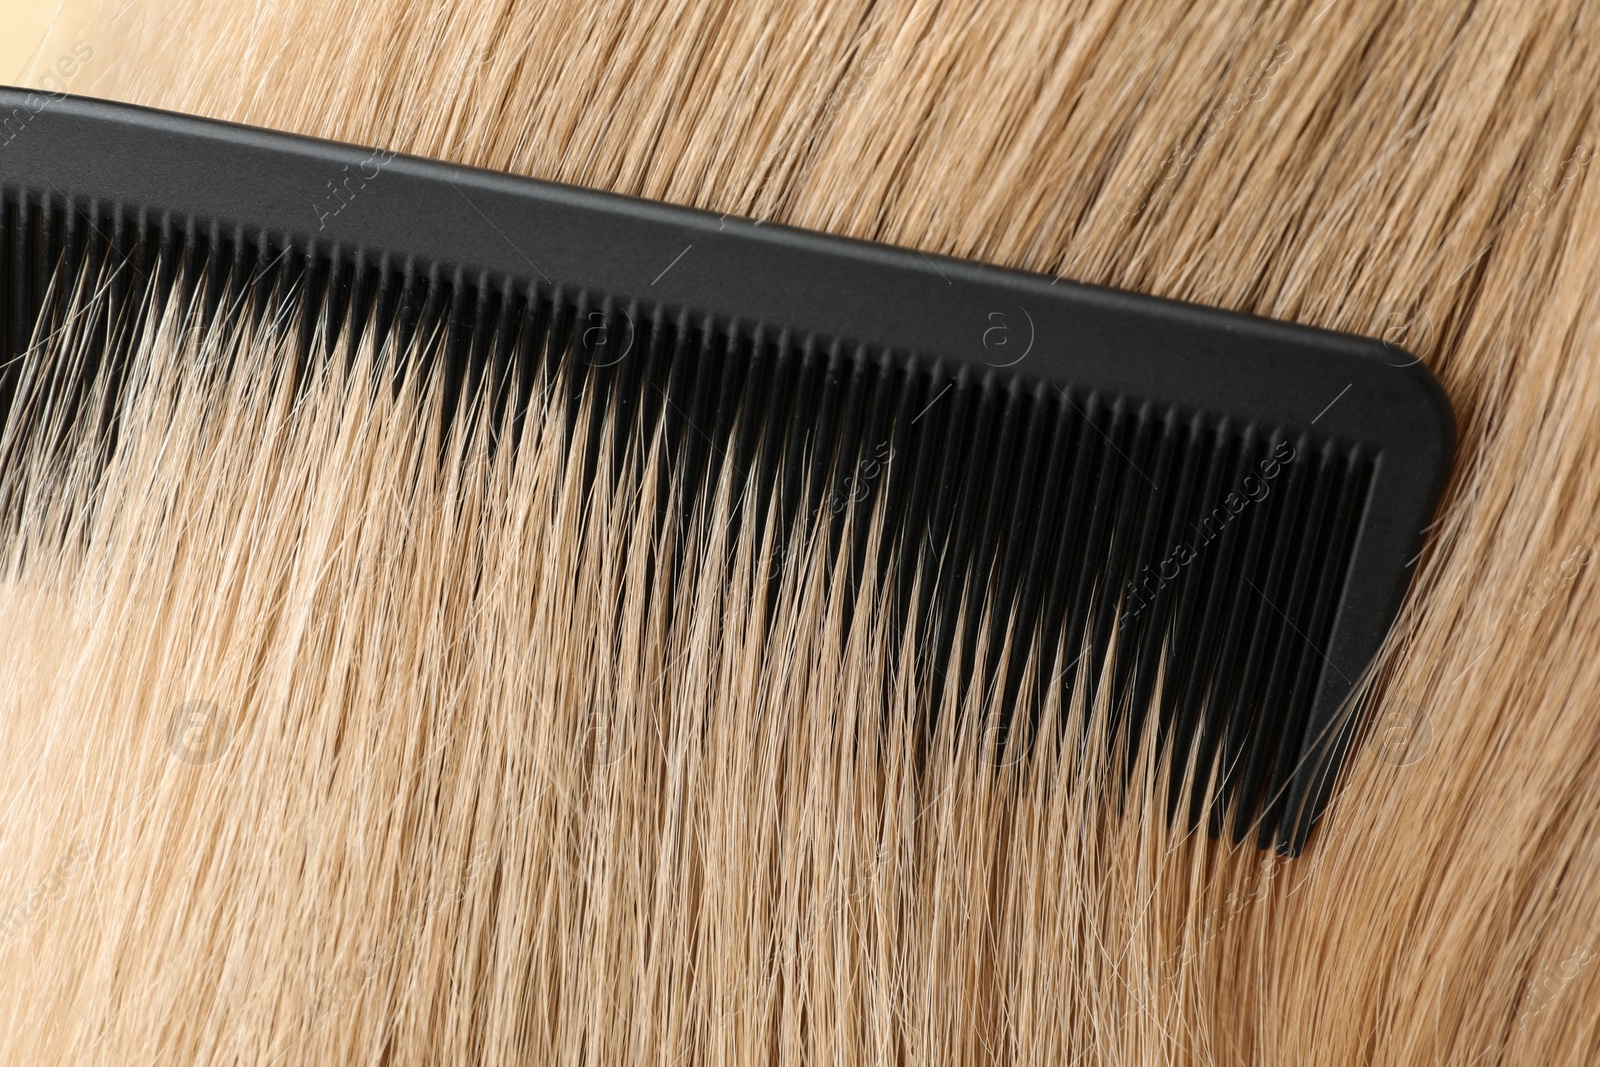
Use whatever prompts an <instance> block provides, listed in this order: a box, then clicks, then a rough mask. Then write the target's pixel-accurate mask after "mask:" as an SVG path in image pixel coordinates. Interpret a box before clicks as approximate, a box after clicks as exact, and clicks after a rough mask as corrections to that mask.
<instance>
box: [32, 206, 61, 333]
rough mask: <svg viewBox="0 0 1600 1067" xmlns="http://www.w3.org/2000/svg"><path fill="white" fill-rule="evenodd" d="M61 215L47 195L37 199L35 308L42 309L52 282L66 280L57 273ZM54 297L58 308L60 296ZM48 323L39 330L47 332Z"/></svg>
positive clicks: (59, 259) (59, 261)
mask: <svg viewBox="0 0 1600 1067" xmlns="http://www.w3.org/2000/svg"><path fill="white" fill-rule="evenodd" d="M61 215H62V212H61V211H60V209H59V208H58V207H57V205H56V198H55V197H54V196H52V195H51V194H49V193H45V194H44V195H42V196H40V197H39V242H38V245H37V246H36V247H37V249H38V252H37V255H36V257H35V259H34V270H35V272H37V275H38V277H39V279H40V286H39V292H38V296H37V297H36V304H35V306H39V307H42V306H43V305H44V303H45V300H46V293H47V292H48V291H49V286H50V284H51V282H52V281H55V282H57V283H60V282H64V281H66V280H67V278H66V277H65V275H63V274H60V273H58V268H60V267H61V265H62V263H61ZM62 295H63V294H60V293H58V294H57V295H56V298H55V299H56V301H57V306H58V307H59V306H60V301H61V296H62ZM51 325H52V324H50V323H48V322H46V323H41V329H42V331H44V330H49V329H50V328H51Z"/></svg>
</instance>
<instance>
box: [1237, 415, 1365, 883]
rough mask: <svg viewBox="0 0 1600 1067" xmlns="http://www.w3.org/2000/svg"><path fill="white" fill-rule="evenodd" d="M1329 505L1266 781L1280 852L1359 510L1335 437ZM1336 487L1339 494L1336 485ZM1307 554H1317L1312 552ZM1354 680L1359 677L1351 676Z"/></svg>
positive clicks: (1353, 473)
mask: <svg viewBox="0 0 1600 1067" xmlns="http://www.w3.org/2000/svg"><path fill="white" fill-rule="evenodd" d="M1323 455H1324V457H1325V462H1324V464H1323V469H1324V471H1325V472H1326V474H1325V477H1324V481H1325V482H1326V483H1327V486H1328V488H1327V492H1328V495H1329V501H1330V507H1329V509H1328V510H1327V511H1326V512H1325V514H1324V516H1323V517H1322V520H1321V521H1320V522H1319V523H1318V528H1319V529H1320V533H1321V536H1320V537H1319V538H1318V541H1319V543H1318V544H1317V546H1316V552H1315V557H1316V560H1315V563H1314V564H1312V565H1311V569H1310V571H1309V574H1308V575H1307V579H1306V584H1307V585H1309V583H1310V582H1311V581H1315V583H1316V584H1315V586H1314V592H1313V595H1312V598H1311V601H1310V604H1309V606H1308V608H1309V610H1307V611H1305V612H1304V613H1303V614H1302V615H1301V616H1300V617H1299V620H1298V621H1297V623H1296V625H1295V631H1296V632H1295V638H1296V640H1297V643H1298V644H1299V645H1300V646H1301V650H1300V660H1299V664H1298V667H1297V669H1296V672H1295V679H1294V687H1293V689H1292V690H1291V691H1290V696H1289V701H1288V704H1287V706H1286V707H1285V709H1284V718H1283V736H1282V737H1281V739H1280V740H1279V742H1278V753H1277V759H1276V760H1275V761H1274V764H1273V769H1272V776H1271V777H1270V778H1269V779H1268V782H1267V802H1266V812H1265V814H1264V815H1263V817H1262V821H1261V831H1260V837H1259V840H1258V844H1259V846H1260V847H1261V848H1272V847H1276V848H1277V849H1278V850H1279V851H1283V852H1287V851H1289V849H1290V840H1291V839H1290V837H1289V836H1288V835H1287V834H1286V830H1287V828H1286V827H1285V826H1284V825H1283V822H1282V820H1283V817H1284V814H1285V812H1286V811H1290V810H1293V809H1289V808H1287V807H1286V805H1287V802H1288V796H1287V793H1288V791H1289V783H1290V781H1291V780H1292V779H1293V778H1294V776H1295V774H1296V772H1297V769H1298V768H1297V764H1298V762H1299V761H1300V759H1301V758H1302V756H1303V754H1304V752H1305V742H1306V740H1307V736H1306V728H1307V720H1308V719H1309V717H1310V714H1311V698H1312V693H1313V691H1314V683H1315V682H1316V680H1317V679H1318V678H1320V677H1321V676H1322V673H1323V671H1324V670H1327V669H1336V668H1333V665H1332V663H1331V662H1330V661H1329V660H1328V658H1327V654H1326V653H1325V652H1324V650H1323V642H1324V640H1325V635H1326V633H1327V630H1328V623H1329V622H1330V621H1331V620H1330V616H1331V614H1332V603H1333V597H1334V591H1335V588H1336V587H1337V585H1338V584H1339V583H1340V582H1341V581H1342V579H1343V578H1344V573H1343V572H1344V568H1343V566H1342V561H1343V558H1344V555H1345V552H1344V548H1345V540H1346V536H1347V534H1348V531H1349V525H1350V522H1351V520H1352V518H1353V517H1354V513H1355V508H1354V504H1355V495H1356V487H1357V481H1358V477H1357V470H1356V469H1353V460H1354V457H1351V456H1341V455H1339V454H1338V453H1337V450H1336V448H1335V446H1334V443H1333V442H1332V441H1329V442H1328V443H1327V444H1326V445H1325V446H1324V447H1323ZM1335 487H1337V493H1335V492H1334V488H1335ZM1308 541H1309V539H1308ZM1306 555H1307V557H1310V556H1311V555H1312V553H1310V552H1307V553H1306ZM1346 681H1347V682H1348V683H1350V684H1352V685H1353V684H1354V682H1355V679H1353V678H1350V679H1346Z"/></svg>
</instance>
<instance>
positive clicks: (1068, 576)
mask: <svg viewBox="0 0 1600 1067" xmlns="http://www.w3.org/2000/svg"><path fill="white" fill-rule="evenodd" d="M1062 399H1063V402H1064V404H1065V405H1066V410H1065V411H1064V412H1063V414H1064V416H1065V417H1066V418H1067V420H1068V423H1069V428H1068V432H1069V434H1070V439H1071V442H1072V453H1073V456H1074V457H1075V458H1074V460H1073V463H1072V475H1071V478H1070V479H1069V481H1068V483H1067V487H1066V492H1065V500H1066V510H1065V512H1064V514H1063V517H1062V521H1061V527H1060V531H1059V533H1058V535H1057V542H1056V544H1057V548H1056V551H1055V553H1054V554H1053V555H1052V557H1051V559H1050V561H1049V565H1050V567H1051V568H1052V572H1053V578H1052V581H1051V583H1050V596H1049V599H1047V600H1046V601H1045V609H1044V615H1043V617H1042V621H1041V626H1040V634H1039V641H1040V647H1041V648H1042V649H1043V652H1044V658H1043V664H1044V669H1043V672H1042V677H1041V682H1043V684H1044V685H1045V686H1047V687H1049V688H1052V689H1053V688H1055V686H1057V685H1058V684H1059V685H1060V686H1061V707H1062V710H1063V711H1064V712H1065V711H1066V710H1067V709H1068V704H1067V700H1068V699H1069V693H1070V692H1071V681H1070V675H1071V672H1072V670H1073V669H1074V665H1075V664H1076V662H1077V659H1078V656H1079V649H1078V648H1077V647H1076V646H1074V645H1073V644H1072V643H1071V628H1070V627H1069V626H1068V625H1067V606H1068V605H1069V604H1070V603H1071V602H1072V596H1073V591H1074V589H1075V587H1076V584H1077V581H1078V578H1079V577H1080V574H1081V570H1082V567H1083V565H1084V556H1083V555H1082V551H1083V549H1082V543H1083V540H1084V535H1083V533H1082V531H1086V530H1087V526H1088V522H1087V520H1086V519H1085V517H1084V509H1085V507H1086V506H1087V502H1088V500H1089V494H1090V491H1091V489H1092V484H1091V483H1092V481H1093V477H1094V472H1095V471H1096V470H1097V469H1098V467H1099V452H1100V442H1101V438H1100V432H1099V428H1098V427H1096V426H1095V425H1094V418H1095V416H1096V415H1097V414H1098V409H1097V404H1098V398H1097V397H1095V396H1094V395H1093V394H1091V395H1090V396H1089V398H1088V400H1087V401H1086V402H1085V403H1084V405H1083V407H1082V408H1081V409H1080V408H1079V407H1078V405H1077V404H1075V403H1074V402H1073V401H1072V398H1071V395H1070V394H1066V393H1063V394H1062ZM1064 634H1065V636H1063V635H1064ZM1040 703H1041V704H1043V698H1042V697H1041V700H1040Z"/></svg>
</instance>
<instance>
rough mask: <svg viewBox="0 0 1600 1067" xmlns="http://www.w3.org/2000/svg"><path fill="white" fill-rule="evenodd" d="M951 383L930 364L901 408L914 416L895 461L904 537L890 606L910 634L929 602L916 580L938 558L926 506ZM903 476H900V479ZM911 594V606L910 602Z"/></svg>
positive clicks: (933, 487) (940, 367) (925, 587)
mask: <svg viewBox="0 0 1600 1067" xmlns="http://www.w3.org/2000/svg"><path fill="white" fill-rule="evenodd" d="M954 385H955V383H954V382H952V381H949V380H948V379H947V378H946V376H945V370H944V367H943V365H942V364H938V363H935V364H934V365H933V366H932V367H930V368H929V369H928V371H927V372H926V373H925V374H918V375H917V377H916V387H915V388H912V389H909V390H908V391H907V400H906V407H907V409H909V410H911V411H913V412H914V413H913V414H911V415H910V417H909V420H902V421H905V429H904V433H905V438H904V439H905V441H906V447H907V449H908V451H907V452H906V453H905V454H904V455H903V456H901V457H900V462H901V469H902V470H903V471H905V474H909V477H907V478H906V486H907V488H906V490H905V494H906V496H905V501H906V503H905V511H904V519H903V520H902V521H903V524H904V525H903V527H902V528H903V529H904V530H905V531H906V532H905V535H904V538H903V539H902V541H901V546H900V558H899V562H898V564H897V567H896V576H895V584H896V596H895V605H896V611H897V612H898V617H899V619H900V620H901V622H900V625H901V627H902V628H905V627H911V628H913V629H914V628H916V627H917V626H919V625H920V622H921V618H922V605H923V603H925V602H926V601H927V599H928V596H929V589H928V585H927V582H926V580H925V579H924V582H923V585H922V586H920V587H919V586H918V585H917V581H918V578H919V576H925V575H927V574H929V573H931V565H930V563H929V561H931V560H932V559H933V558H934V557H935V555H936V553H937V552H938V548H937V546H936V545H935V544H934V542H933V536H932V529H931V520H930V519H929V517H928V514H927V509H928V502H929V501H930V500H931V499H932V498H933V496H934V494H935V492H936V481H935V480H936V479H937V477H938V474H937V470H938V467H937V466H936V457H938V456H939V455H940V451H939V449H938V448H937V446H936V442H937V441H938V440H939V430H938V429H937V427H940V426H942V425H943V423H944V420H945V417H946V413H947V412H948V410H949V407H948V405H947V404H946V400H947V398H948V395H949V393H950V392H951V391H952V390H953V388H954ZM904 476H905V475H902V477H904ZM913 593H915V594H916V600H915V602H914V601H913Z"/></svg>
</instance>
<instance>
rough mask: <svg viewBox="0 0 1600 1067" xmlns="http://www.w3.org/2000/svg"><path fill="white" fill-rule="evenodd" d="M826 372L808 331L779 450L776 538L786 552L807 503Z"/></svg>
mask: <svg viewBox="0 0 1600 1067" xmlns="http://www.w3.org/2000/svg"><path fill="white" fill-rule="evenodd" d="M827 371H828V364H827V360H826V358H825V357H824V356H823V355H822V354H821V353H819V352H818V350H817V341H816V338H815V337H812V336H810V335H809V334H808V335H807V336H806V337H805V338H804V339H803V340H802V341H801V344H800V356H799V359H798V360H797V361H796V366H795V370H794V374H795V380H796V383H797V385H796V388H795V390H794V398H795V399H794V407H793V408H792V409H791V411H790V417H789V423H788V426H786V427H785V429H784V440H783V449H782V451H781V452H780V453H779V455H780V457H781V459H782V463H783V482H782V485H783V490H782V493H781V495H780V496H779V499H778V514H779V516H780V521H779V525H778V529H777V530H776V531H775V535H774V541H775V542H776V543H777V544H778V545H779V547H780V548H782V549H783V550H784V551H787V550H788V549H789V547H790V541H791V539H792V537H793V535H794V533H795V522H796V520H797V518H798V517H799V514H800V511H801V509H802V508H805V507H807V506H808V505H807V504H806V495H807V494H808V493H809V487H808V486H807V485H806V483H805V469H806V460H807V454H808V450H809V449H810V448H811V447H812V444H811V437H810V432H809V430H810V424H811V419H812V418H813V416H814V415H815V413H816V405H817V396H818V394H819V393H820V392H821V391H822V388H823V378H824V376H825V375H826V374H827Z"/></svg>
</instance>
